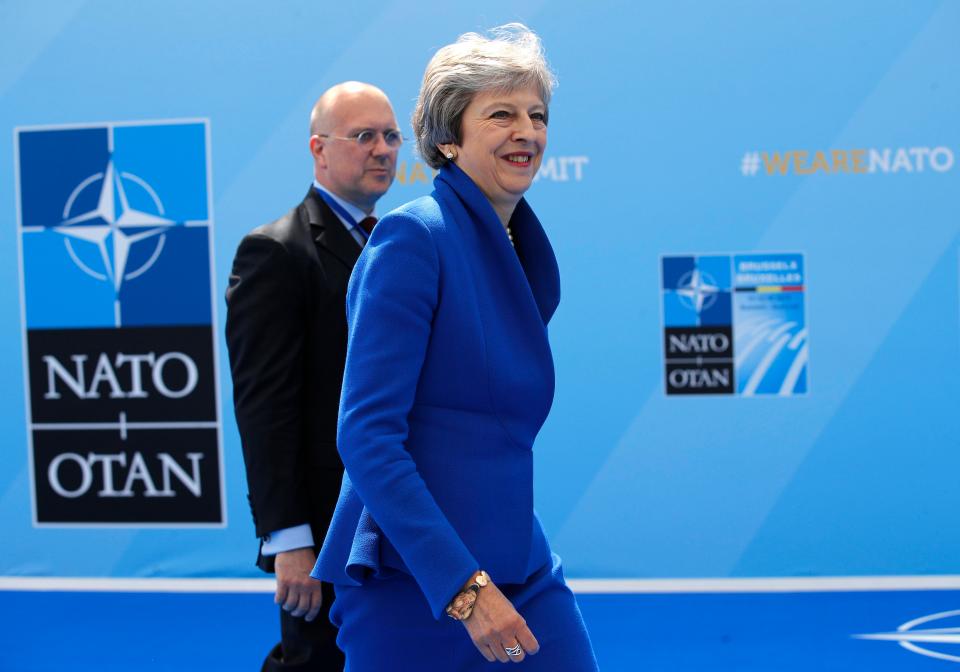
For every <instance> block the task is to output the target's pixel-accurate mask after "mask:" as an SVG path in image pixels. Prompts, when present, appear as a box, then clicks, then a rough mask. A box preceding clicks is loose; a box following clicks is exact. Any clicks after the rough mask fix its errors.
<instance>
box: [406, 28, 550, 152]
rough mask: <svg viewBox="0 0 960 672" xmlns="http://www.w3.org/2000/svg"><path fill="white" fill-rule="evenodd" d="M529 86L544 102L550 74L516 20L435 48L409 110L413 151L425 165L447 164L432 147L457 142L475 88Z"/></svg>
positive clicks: (539, 49)
mask: <svg viewBox="0 0 960 672" xmlns="http://www.w3.org/2000/svg"><path fill="white" fill-rule="evenodd" d="M531 85H532V86H534V87H536V89H537V90H538V91H539V93H540V98H541V99H542V100H543V104H544V105H545V106H548V105H549V103H550V94H551V93H552V92H553V87H554V86H555V85H556V77H555V76H554V74H553V72H551V70H550V67H549V66H548V65H547V60H546V58H545V57H544V55H543V45H542V44H541V43H540V38H539V37H538V36H537V34H536V33H534V32H533V31H532V30H530V29H529V28H527V27H526V26H525V25H523V24H522V23H508V24H506V25H503V26H499V27H497V28H493V29H492V30H490V37H484V36H483V35H480V34H478V33H465V34H464V35H461V36H460V37H459V38H458V39H457V41H456V42H454V43H453V44H448V45H447V46H445V47H443V48H441V49H440V51H438V52H437V53H436V54H435V55H434V57H433V58H432V59H430V63H428V64H427V70H426V72H424V73H423V84H421V86H420V95H419V96H418V98H417V106H416V108H415V109H414V111H413V133H414V136H415V137H416V139H417V150H418V151H419V152H420V156H422V157H423V159H424V161H426V162H427V164H428V165H429V166H430V167H431V168H439V167H440V166H442V165H443V164H444V163H446V162H447V158H446V157H445V156H444V155H443V152H441V151H440V150H439V149H438V148H437V145H439V144H447V143H456V144H460V141H461V140H462V137H461V121H462V119H463V111H464V110H465V109H467V105H469V104H470V101H471V100H472V99H473V96H474V95H475V94H476V93H478V92H480V91H513V90H516V89H520V88H525V87H527V86H531Z"/></svg>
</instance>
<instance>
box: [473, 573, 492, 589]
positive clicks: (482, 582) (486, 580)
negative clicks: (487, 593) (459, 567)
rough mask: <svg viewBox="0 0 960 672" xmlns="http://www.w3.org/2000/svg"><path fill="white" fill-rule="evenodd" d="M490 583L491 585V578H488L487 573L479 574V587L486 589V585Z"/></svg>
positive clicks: (477, 579) (477, 580) (477, 582)
mask: <svg viewBox="0 0 960 672" xmlns="http://www.w3.org/2000/svg"><path fill="white" fill-rule="evenodd" d="M488 583H490V577H489V576H487V573H486V572H484V571H481V572H480V573H479V574H477V578H476V584H477V585H478V586H480V587H481V588H483V587H484V586H485V585H487V584H488Z"/></svg>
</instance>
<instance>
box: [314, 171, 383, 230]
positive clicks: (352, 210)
mask: <svg viewBox="0 0 960 672" xmlns="http://www.w3.org/2000/svg"><path fill="white" fill-rule="evenodd" d="M313 186H314V187H315V188H317V189H319V190H320V191H322V192H323V193H325V194H326V195H327V196H329V197H330V198H332V199H333V200H334V201H336V202H337V205H339V206H341V207H342V208H343V209H344V210H346V211H347V212H348V213H349V214H350V216H351V217H353V221H352V222H348V221H346V220H344V218H343V217H342V216H341V215H340V213H339V212H336V211H335V210H334V213H333V214H335V215H336V216H337V219H339V220H340V221H341V222H343V225H344V226H345V227H347V231H350V230H352V229H353V228H354V226H356V222H359V221H362V220H363V219H365V218H366V217H376V216H377V215H376V214H375V213H376V211H374V212H371V213H370V214H369V215H368V214H367V213H365V212H364V211H363V210H361V209H360V208H358V207H357V206H355V205H354V204H353V203H351V202H350V201H345V200H343V199H342V198H340V197H339V196H337V195H336V194H335V193H333V192H332V191H330V190H329V189H327V188H326V187H324V186H323V185H322V184H320V183H319V182H318V181H317V180H316V179H314V181H313Z"/></svg>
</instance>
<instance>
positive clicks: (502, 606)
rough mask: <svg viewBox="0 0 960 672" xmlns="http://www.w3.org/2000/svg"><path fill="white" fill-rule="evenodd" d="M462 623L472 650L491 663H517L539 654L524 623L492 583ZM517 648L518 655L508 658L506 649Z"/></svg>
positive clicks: (483, 590) (484, 588) (481, 593)
mask: <svg viewBox="0 0 960 672" xmlns="http://www.w3.org/2000/svg"><path fill="white" fill-rule="evenodd" d="M462 623H463V626H464V627H465V628H466V629H467V633H468V634H469V635H470V639H472V640H473V644H474V646H476V647H477V650H478V651H480V653H481V654H483V657H484V658H486V659H487V660H489V661H490V662H491V663H492V662H493V661H494V660H499V661H500V662H501V663H519V662H521V661H523V659H524V658H525V657H526V656H527V655H531V656H532V655H534V654H535V653H536V652H537V651H539V650H540V644H538V643H537V638H536V637H534V636H533V633H532V632H530V628H528V627H527V622H526V621H525V620H523V617H522V616H521V615H520V614H518V613H517V610H516V609H514V608H513V605H512V604H511V603H510V600H508V599H507V598H506V597H505V596H504V594H503V593H501V592H500V589H499V588H497V586H496V585H495V584H494V583H493V581H491V582H490V583H488V584H487V585H486V586H484V587H483V588H481V589H480V592H479V593H478V594H477V602H476V604H475V605H474V607H473V613H472V614H471V615H470V618H468V619H467V620H465V621H462ZM518 645H519V647H520V649H519V651H518V653H517V655H508V653H507V649H514V650H516V647H517V646H518Z"/></svg>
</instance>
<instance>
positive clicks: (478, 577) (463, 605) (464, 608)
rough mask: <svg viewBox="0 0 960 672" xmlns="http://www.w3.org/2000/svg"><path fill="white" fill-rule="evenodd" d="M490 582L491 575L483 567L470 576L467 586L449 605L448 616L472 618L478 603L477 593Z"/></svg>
mask: <svg viewBox="0 0 960 672" xmlns="http://www.w3.org/2000/svg"><path fill="white" fill-rule="evenodd" d="M488 583H490V576H489V575H488V574H487V573H486V572H485V571H483V570H482V569H481V570H480V571H478V572H477V573H476V574H474V575H473V576H471V577H470V580H469V581H467V583H466V586H465V587H464V588H463V590H461V591H460V592H459V593H457V594H456V595H454V596H453V599H452V600H450V604H448V605H447V609H446V612H447V616H449V617H450V618H452V619H453V620H455V621H465V620H467V619H468V618H470V614H472V613H473V608H474V606H476V604H477V595H479V594H480V589H481V588H483V587H484V586H485V585H487V584H488Z"/></svg>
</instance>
